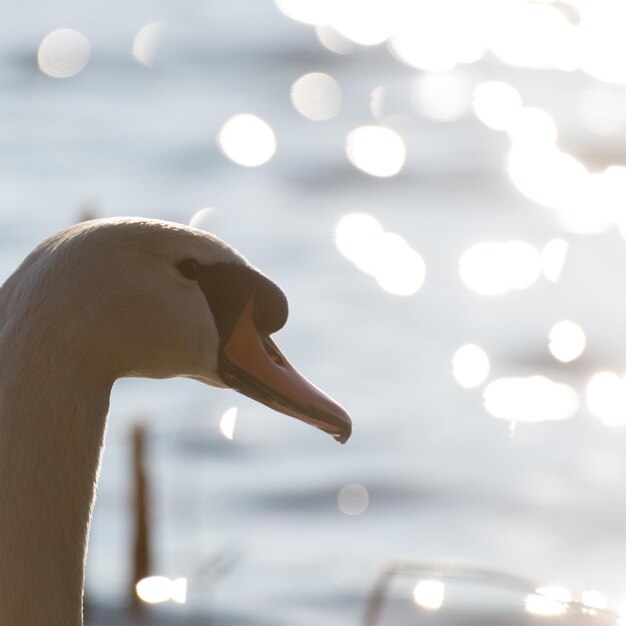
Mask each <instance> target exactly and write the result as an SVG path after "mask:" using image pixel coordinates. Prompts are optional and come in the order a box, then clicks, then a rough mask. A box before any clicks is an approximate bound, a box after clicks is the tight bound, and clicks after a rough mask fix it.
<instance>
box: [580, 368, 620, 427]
mask: <svg viewBox="0 0 626 626" xmlns="http://www.w3.org/2000/svg"><path fill="white" fill-rule="evenodd" d="M587 407H588V408H589V410H590V411H591V413H593V415H595V416H596V417H597V418H598V419H599V420H600V421H601V422H602V423H603V424H606V425H607V426H624V425H626V380H625V379H624V378H622V377H620V376H618V375H617V374H616V373H615V372H610V371H604V372H598V373H597V374H594V375H593V376H592V377H591V379H590V380H589V383H588V384H587Z"/></svg>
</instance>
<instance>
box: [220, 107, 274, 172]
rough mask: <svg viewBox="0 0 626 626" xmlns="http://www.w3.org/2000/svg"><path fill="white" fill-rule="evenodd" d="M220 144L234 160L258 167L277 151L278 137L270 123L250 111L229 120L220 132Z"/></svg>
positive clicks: (223, 150) (247, 165) (241, 163)
mask: <svg viewBox="0 0 626 626" xmlns="http://www.w3.org/2000/svg"><path fill="white" fill-rule="evenodd" d="M218 145H219V147H220V148H221V150H222V152H223V153H224V154H225V155H226V156H227V157H228V158H229V159H231V160H232V161H234V162H235V163H238V164H239V165H244V166H246V167H256V166H258V165H263V163H266V162H267V161H269V160H270V159H271V158H272V157H273V156H274V153H275V152H276V137H275V136H274V131H273V130H272V129H271V127H270V126H269V124H268V123H267V122H265V121H263V120H262V119H261V118H259V117H257V116H256V115H252V114H250V113H240V114H238V115H234V116H233V117H231V118H230V119H229V120H227V121H226V122H225V123H224V125H223V126H222V128H221V129H220V131H219V134H218Z"/></svg>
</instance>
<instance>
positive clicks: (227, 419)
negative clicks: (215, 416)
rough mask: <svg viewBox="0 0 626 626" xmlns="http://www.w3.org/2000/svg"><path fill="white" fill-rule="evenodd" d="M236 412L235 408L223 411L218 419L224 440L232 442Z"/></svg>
mask: <svg viewBox="0 0 626 626" xmlns="http://www.w3.org/2000/svg"><path fill="white" fill-rule="evenodd" d="M237 412H238V409H237V407H236V406H234V407H231V408H230V409H228V410H226V411H224V413H223V415H222V417H221V418H220V432H221V433H222V435H223V436H224V437H225V438H226V439H229V440H231V441H232V439H233V438H234V437H235V426H236V425H237Z"/></svg>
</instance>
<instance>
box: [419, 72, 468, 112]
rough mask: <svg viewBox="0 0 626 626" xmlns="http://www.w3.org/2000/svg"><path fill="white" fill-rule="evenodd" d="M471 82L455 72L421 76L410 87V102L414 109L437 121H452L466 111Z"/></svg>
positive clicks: (460, 73) (462, 74)
mask: <svg viewBox="0 0 626 626" xmlns="http://www.w3.org/2000/svg"><path fill="white" fill-rule="evenodd" d="M471 92H472V88H471V82H470V80H469V79H468V77H467V76H466V75H465V74H464V73H462V72H460V71H458V70H455V71H450V72H443V73H429V72H425V73H423V74H420V75H419V76H418V77H417V78H416V79H415V80H414V81H413V86H412V92H411V95H412V100H413V103H414V104H415V107H416V108H417V110H418V111H419V112H420V113H422V114H423V115H425V116H426V117H429V118H430V119H432V120H435V121H437V122H452V121H454V120H457V119H459V118H461V117H463V116H464V115H465V113H467V111H468V109H469V105H470V97H471Z"/></svg>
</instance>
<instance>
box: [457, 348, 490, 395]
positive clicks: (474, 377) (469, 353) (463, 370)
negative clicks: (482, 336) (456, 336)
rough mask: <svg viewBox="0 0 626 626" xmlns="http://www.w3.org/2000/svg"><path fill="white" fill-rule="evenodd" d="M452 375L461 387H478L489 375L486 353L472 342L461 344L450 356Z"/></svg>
mask: <svg viewBox="0 0 626 626" xmlns="http://www.w3.org/2000/svg"><path fill="white" fill-rule="evenodd" d="M452 375H453V376H454V378H455V379H456V381H457V382H458V383H459V385H461V387H466V388H470V387H478V385H481V384H482V383H483V382H485V380H486V378H487V376H488V375H489V357H488V356H487V353H486V352H485V351H484V350H483V349H482V348H481V347H480V346H477V345H475V344H473V343H468V344H465V345H464V346H461V347H460V348H459V349H458V350H457V351H456V352H455V353H454V356H453V357H452Z"/></svg>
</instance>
